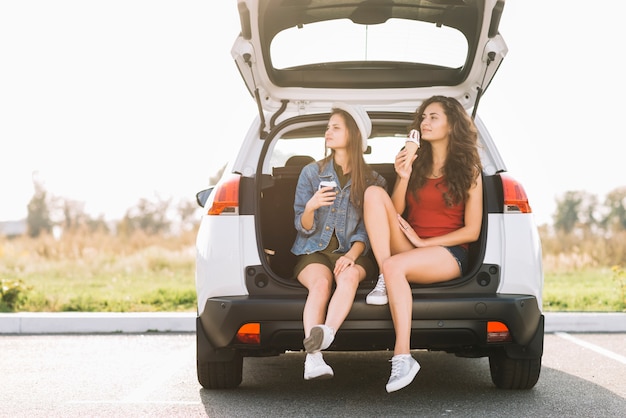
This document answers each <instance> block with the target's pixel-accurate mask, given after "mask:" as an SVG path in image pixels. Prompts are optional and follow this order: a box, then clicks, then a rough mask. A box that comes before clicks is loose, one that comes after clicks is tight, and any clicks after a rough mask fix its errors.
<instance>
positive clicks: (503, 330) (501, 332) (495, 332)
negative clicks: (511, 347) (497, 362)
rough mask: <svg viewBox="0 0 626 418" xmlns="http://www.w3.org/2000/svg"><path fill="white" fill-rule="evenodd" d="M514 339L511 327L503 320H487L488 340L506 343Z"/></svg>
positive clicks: (489, 341)
mask: <svg viewBox="0 0 626 418" xmlns="http://www.w3.org/2000/svg"><path fill="white" fill-rule="evenodd" d="M509 341H513V336H512V335H511V332H510V331H509V328H508V327H507V326H506V325H504V324H503V323H502V322H498V321H489V322H487V342H488V343H504V342H509Z"/></svg>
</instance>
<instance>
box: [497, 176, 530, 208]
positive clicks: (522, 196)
mask: <svg viewBox="0 0 626 418" xmlns="http://www.w3.org/2000/svg"><path fill="white" fill-rule="evenodd" d="M500 178H501V179H502V191H503V193H504V213H532V210H531V208H530V204H529V203H528V196H526V191H525V190H524V187H522V185H521V184H520V183H519V182H518V181H517V180H515V179H513V177H511V176H509V175H508V174H502V173H501V174H500Z"/></svg>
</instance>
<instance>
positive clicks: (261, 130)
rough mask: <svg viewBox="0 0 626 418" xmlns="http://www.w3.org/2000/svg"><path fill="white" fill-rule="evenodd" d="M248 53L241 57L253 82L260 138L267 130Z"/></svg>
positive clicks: (264, 135) (263, 136)
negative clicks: (259, 123) (259, 122)
mask: <svg viewBox="0 0 626 418" xmlns="http://www.w3.org/2000/svg"><path fill="white" fill-rule="evenodd" d="M250 58H251V55H250V54H243V59H244V61H245V62H246V64H248V67H250V75H251V76H252V82H253V83H254V100H256V106H257V108H258V110H259V117H260V118H261V126H260V127H259V136H260V137H261V138H266V137H267V132H265V115H264V114H263V106H261V96H260V95H259V87H258V86H257V84H256V80H255V78H254V71H252V61H251V60H250Z"/></svg>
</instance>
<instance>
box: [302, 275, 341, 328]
mask: <svg viewBox="0 0 626 418" xmlns="http://www.w3.org/2000/svg"><path fill="white" fill-rule="evenodd" d="M298 281H300V283H302V285H303V286H304V287H306V288H307V289H308V290H309V294H308V296H307V298H306V302H305V303H304V310H303V312H302V324H303V326H304V336H305V338H306V337H308V336H309V335H310V333H311V328H312V327H313V326H315V325H318V324H323V323H324V318H325V317H326V307H327V305H328V300H329V299H330V295H331V292H332V285H333V273H332V272H331V271H330V270H329V269H328V267H326V266H325V265H323V264H309V265H308V266H306V267H305V268H304V269H303V270H302V271H301V272H300V274H299V275H298Z"/></svg>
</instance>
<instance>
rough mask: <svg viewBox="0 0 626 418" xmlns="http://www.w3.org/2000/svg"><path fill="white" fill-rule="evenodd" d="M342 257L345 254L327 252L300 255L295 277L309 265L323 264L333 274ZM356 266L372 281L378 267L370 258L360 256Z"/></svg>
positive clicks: (294, 271) (294, 272)
mask: <svg viewBox="0 0 626 418" xmlns="http://www.w3.org/2000/svg"><path fill="white" fill-rule="evenodd" d="M342 255H344V254H342V253H327V252H317V253H312V254H304V255H299V256H298V261H297V262H296V267H295V268H294V270H293V274H294V277H295V278H297V277H298V274H300V272H301V271H302V270H304V268H305V267H306V266H308V265H309V264H323V265H325V266H326V267H328V269H329V270H330V271H331V272H332V271H333V270H334V268H335V263H336V262H337V260H338V259H339V257H341V256H342ZM355 264H357V265H359V266H361V267H363V269H364V270H365V273H366V276H365V279H372V278H373V277H374V276H375V275H376V265H375V264H374V261H373V260H372V259H371V258H370V257H368V256H360V257H359V258H357V259H356V261H355Z"/></svg>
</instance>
